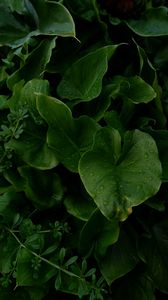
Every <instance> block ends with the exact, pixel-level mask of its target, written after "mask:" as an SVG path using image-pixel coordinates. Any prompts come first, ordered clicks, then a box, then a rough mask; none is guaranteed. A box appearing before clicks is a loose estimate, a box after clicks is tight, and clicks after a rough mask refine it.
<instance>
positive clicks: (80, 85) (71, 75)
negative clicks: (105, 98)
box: [57, 45, 119, 101]
mask: <svg viewBox="0 0 168 300" xmlns="http://www.w3.org/2000/svg"><path fill="white" fill-rule="evenodd" d="M118 46H119V45H109V46H105V47H102V48H99V49H97V50H95V51H93V52H90V53H89V54H87V55H86V56H84V57H82V58H80V59H79V60H77V61H76V62H75V63H74V64H72V66H70V68H69V69H67V70H66V72H65V74H64V76H63V78H62V80H61V82H60V84H59V85H58V89H57V91H58V94H59V96H60V97H62V98H66V99H68V100H74V99H80V100H84V101H90V100H92V99H94V98H96V97H97V96H99V94H100V92H101V89H102V79H103V76H104V75H105V73H106V72H107V68H108V61H109V59H110V58H111V56H112V55H113V54H114V53H115V51H116V49H117V48H118Z"/></svg>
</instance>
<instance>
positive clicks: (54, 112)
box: [37, 95, 98, 172]
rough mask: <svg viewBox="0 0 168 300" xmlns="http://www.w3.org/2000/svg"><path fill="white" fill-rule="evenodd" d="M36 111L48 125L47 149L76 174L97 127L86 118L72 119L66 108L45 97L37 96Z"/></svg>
mask: <svg viewBox="0 0 168 300" xmlns="http://www.w3.org/2000/svg"><path fill="white" fill-rule="evenodd" d="M37 109H38V111H39V113H40V115H41V116H42V118H44V120H45V121H46V122H47V123H48V125H49V130H48V134H47V142H48V145H49V147H51V148H52V150H53V152H54V153H55V155H56V157H57V158H58V160H59V161H60V162H62V163H63V164H64V165H65V166H66V167H67V168H68V169H70V170H71V171H75V172H76V171H77V170H78V162H79V159H80V157H81V155H82V153H84V152H85V151H87V150H88V149H89V148H90V147H91V145H92V143H93V137H94V134H95V132H96V131H97V128H98V125H97V124H96V123H95V121H93V120H92V119H91V118H89V117H87V116H82V117H80V118H79V119H74V118H73V117H72V113H71V111H70V109H69V108H68V106H66V105H65V104H64V103H63V102H61V101H59V100H57V99H55V98H52V97H47V96H45V95H38V96H37ZM55 133H57V134H55Z"/></svg>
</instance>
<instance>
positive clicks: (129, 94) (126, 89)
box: [111, 76, 156, 104]
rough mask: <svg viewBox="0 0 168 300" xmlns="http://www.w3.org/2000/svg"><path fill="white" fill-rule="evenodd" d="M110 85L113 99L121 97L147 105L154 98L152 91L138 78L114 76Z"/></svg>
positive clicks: (154, 94)
mask: <svg viewBox="0 0 168 300" xmlns="http://www.w3.org/2000/svg"><path fill="white" fill-rule="evenodd" d="M111 84H112V89H113V92H112V95H113V97H114V98H116V97H123V98H126V99H129V100H131V101H132V102H133V103H135V104H138V103H148V102H150V101H152V100H153V99H154V98H155V97H156V93H155V91H154V89H153V88H152V87H151V86H150V85H149V84H148V83H146V82H145V81H144V80H143V79H142V78H141V77H139V76H134V77H126V78H125V77H122V76H116V77H114V78H113V80H112V82H111Z"/></svg>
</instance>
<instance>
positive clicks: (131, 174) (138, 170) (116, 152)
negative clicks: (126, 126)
mask: <svg viewBox="0 0 168 300" xmlns="http://www.w3.org/2000/svg"><path fill="white" fill-rule="evenodd" d="M125 138H126V140H125V145H124V148H125V150H124V153H122V152H121V150H120V146H121V145H120V135H119V133H118V132H117V131H116V130H114V129H110V128H103V129H101V130H100V131H98V132H97V134H96V137H95V143H94V146H93V149H92V150H91V151H88V152H87V153H85V154H84V155H83V156H82V158H81V160H80V163H79V173H80V176H81V179H82V181H83V183H84V186H85V188H86V190H87V191H88V193H89V194H90V195H91V196H92V197H93V199H94V201H95V203H96V205H97V206H98V208H99V209H100V210H101V212H102V213H103V214H104V215H105V216H106V217H107V218H108V219H113V218H114V217H117V218H119V219H120V220H125V219H126V218H127V216H128V215H129V213H130V212H131V210H132V207H133V206H137V205H139V204H141V203H142V202H144V201H145V200H147V199H148V198H149V197H151V196H153V195H154V194H156V193H157V191H158V190H159V188H160V185H161V164H160V161H159V158H158V151H157V147H156V144H155V142H154V140H153V139H152V137H151V136H150V135H148V134H146V133H143V132H141V131H139V130H135V131H134V132H128V133H127V134H126V137H125Z"/></svg>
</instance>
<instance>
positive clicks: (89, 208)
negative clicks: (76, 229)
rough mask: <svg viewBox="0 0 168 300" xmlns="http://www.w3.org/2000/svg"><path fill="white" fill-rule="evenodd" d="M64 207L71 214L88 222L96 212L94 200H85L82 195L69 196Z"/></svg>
mask: <svg viewBox="0 0 168 300" xmlns="http://www.w3.org/2000/svg"><path fill="white" fill-rule="evenodd" d="M64 205H65V207H66V209H67V212H68V213H69V214H71V215H73V216H74V217H76V218H78V219H80V220H82V221H87V220H88V219H89V217H90V215H91V214H92V212H93V210H95V204H94V202H93V201H92V199H87V198H84V197H82V195H80V196H77V195H74V196H71V195H68V196H67V197H66V198H65V200H64Z"/></svg>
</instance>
